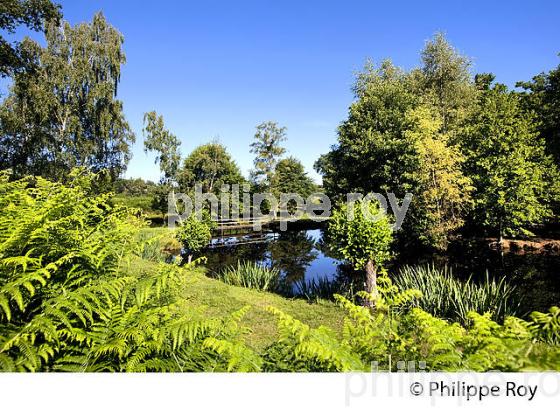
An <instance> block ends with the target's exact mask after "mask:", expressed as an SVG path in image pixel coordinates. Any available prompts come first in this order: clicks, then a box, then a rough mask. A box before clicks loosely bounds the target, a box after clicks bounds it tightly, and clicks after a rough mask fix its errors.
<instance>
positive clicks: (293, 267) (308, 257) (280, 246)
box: [269, 231, 319, 283]
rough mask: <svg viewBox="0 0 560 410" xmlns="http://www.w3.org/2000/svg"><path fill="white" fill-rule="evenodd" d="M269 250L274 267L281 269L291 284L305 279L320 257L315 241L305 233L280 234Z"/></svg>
mask: <svg viewBox="0 0 560 410" xmlns="http://www.w3.org/2000/svg"><path fill="white" fill-rule="evenodd" d="M269 250H270V259H271V263H272V266H273V267H275V268H278V269H280V270H281V271H282V272H283V273H284V275H285V279H286V281H287V282H289V283H292V282H294V281H296V280H298V279H300V278H304V277H305V272H306V270H307V268H308V267H309V265H310V264H311V262H313V261H314V260H315V259H317V257H318V256H319V252H318V251H317V249H315V240H314V239H313V238H311V237H310V236H309V235H308V234H307V232H305V231H299V232H298V231H294V232H282V233H280V235H279V237H278V239H277V240H276V241H273V242H272V243H271V244H270V246H269Z"/></svg>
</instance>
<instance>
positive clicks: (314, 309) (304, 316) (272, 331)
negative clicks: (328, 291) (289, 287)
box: [128, 259, 343, 350]
mask: <svg viewBox="0 0 560 410" xmlns="http://www.w3.org/2000/svg"><path fill="white" fill-rule="evenodd" d="M155 268H156V263H155V262H151V261H146V260H143V259H137V260H135V261H134V262H133V263H132V264H131V266H130V267H129V268H128V269H130V270H131V271H133V272H137V273H141V272H149V271H153V270H155ZM185 275H189V276H191V277H192V281H190V282H189V285H188V287H187V289H186V290H185V298H186V299H187V300H188V301H189V304H190V305H191V306H193V307H195V308H203V309H204V311H205V314H207V315H208V317H221V316H225V315H227V314H229V313H232V312H234V311H236V310H239V309H241V308H242V307H244V306H250V307H251V310H250V311H249V313H248V314H247V315H246V316H245V318H244V320H243V324H244V325H245V326H247V327H248V328H250V329H252V332H251V333H249V334H247V335H246V336H245V340H246V342H247V343H248V344H249V345H250V346H251V347H253V348H254V349H256V350H262V349H263V348H264V347H266V346H267V345H269V344H270V343H272V342H273V341H274V340H277V335H278V334H277V327H276V319H275V317H274V316H273V315H272V314H271V313H269V312H267V311H266V310H265V309H266V307H267V306H273V307H275V308H277V309H280V310H282V311H283V312H285V313H287V314H290V315H292V316H293V317H295V318H297V319H299V320H301V321H302V322H304V323H306V324H308V325H310V326H312V327H318V326H321V325H324V326H329V327H331V328H332V329H335V330H340V329H341V328H342V321H343V312H342V310H341V309H340V308H339V307H337V306H336V305H335V304H334V303H331V302H327V301H320V302H317V303H312V304H310V303H308V302H306V301H304V300H301V299H287V298H284V297H282V296H278V295H275V294H272V293H269V292H262V291H257V290H253V289H247V288H241V287H237V286H230V285H226V284H225V283H223V282H220V281H218V280H215V279H211V278H208V277H206V276H205V275H204V268H203V267H201V268H197V269H196V270H193V271H189V270H187V269H185Z"/></svg>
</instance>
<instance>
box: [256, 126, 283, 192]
mask: <svg viewBox="0 0 560 410" xmlns="http://www.w3.org/2000/svg"><path fill="white" fill-rule="evenodd" d="M285 140H286V128H285V127H280V126H279V125H278V124H277V123H275V122H273V121H266V122H263V123H261V124H259V125H257V132H256V133H255V141H254V142H253V143H252V144H251V153H253V154H255V160H254V165H255V169H254V171H253V172H252V177H253V180H254V182H256V183H257V184H264V185H265V186H270V182H271V180H272V176H273V174H274V169H275V168H276V164H277V163H278V161H279V159H280V157H281V156H282V155H283V154H284V153H285V152H286V149H285V148H283V147H282V146H281V145H280V144H281V143H282V142H284V141H285Z"/></svg>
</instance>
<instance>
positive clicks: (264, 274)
mask: <svg viewBox="0 0 560 410" xmlns="http://www.w3.org/2000/svg"><path fill="white" fill-rule="evenodd" d="M216 278H217V279H219V280H221V281H222V282H224V283H226V284H228V285H234V286H241V287H244V288H249V289H257V290H263V291H274V290H276V288H277V287H278V283H279V278H280V271H279V270H278V269H277V268H272V267H268V266H263V265H261V264H258V263H256V262H250V261H238V262H237V266H230V267H227V268H225V269H222V270H221V271H219V272H218V273H217V274H216Z"/></svg>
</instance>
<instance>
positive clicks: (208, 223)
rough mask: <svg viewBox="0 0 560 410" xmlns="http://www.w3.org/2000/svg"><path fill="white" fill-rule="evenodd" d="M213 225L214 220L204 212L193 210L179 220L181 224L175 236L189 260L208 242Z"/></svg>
mask: <svg viewBox="0 0 560 410" xmlns="http://www.w3.org/2000/svg"><path fill="white" fill-rule="evenodd" d="M214 226H215V222H214V221H212V220H211V219H210V216H209V215H207V214H206V213H202V214H201V215H200V214H197V213H196V212H193V213H191V214H190V215H189V217H188V218H187V219H185V220H184V221H182V222H181V226H180V227H179V228H178V229H177V231H176V238H177V239H178V240H179V242H181V243H182V244H183V247H184V249H185V252H186V253H187V254H188V257H189V262H190V261H191V258H192V256H193V255H196V254H197V253H198V252H200V251H201V250H202V249H204V247H206V246H207V245H208V244H209V243H210V240H211V239H212V229H213V228H214Z"/></svg>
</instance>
